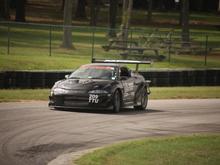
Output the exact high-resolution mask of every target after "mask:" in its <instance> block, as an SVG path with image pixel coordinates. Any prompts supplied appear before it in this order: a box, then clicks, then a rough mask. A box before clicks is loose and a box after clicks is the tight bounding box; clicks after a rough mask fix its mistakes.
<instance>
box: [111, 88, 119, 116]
mask: <svg viewBox="0 0 220 165" xmlns="http://www.w3.org/2000/svg"><path fill="white" fill-rule="evenodd" d="M120 109H121V95H120V93H119V91H118V90H116V91H115V93H114V95H113V112H115V113H118V112H120Z"/></svg>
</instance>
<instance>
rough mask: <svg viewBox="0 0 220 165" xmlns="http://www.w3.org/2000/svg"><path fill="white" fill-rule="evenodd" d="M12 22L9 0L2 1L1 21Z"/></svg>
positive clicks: (0, 9)
mask: <svg viewBox="0 0 220 165" xmlns="http://www.w3.org/2000/svg"><path fill="white" fill-rule="evenodd" d="M1 19H3V20H10V8H9V1H8V0H0V20H1Z"/></svg>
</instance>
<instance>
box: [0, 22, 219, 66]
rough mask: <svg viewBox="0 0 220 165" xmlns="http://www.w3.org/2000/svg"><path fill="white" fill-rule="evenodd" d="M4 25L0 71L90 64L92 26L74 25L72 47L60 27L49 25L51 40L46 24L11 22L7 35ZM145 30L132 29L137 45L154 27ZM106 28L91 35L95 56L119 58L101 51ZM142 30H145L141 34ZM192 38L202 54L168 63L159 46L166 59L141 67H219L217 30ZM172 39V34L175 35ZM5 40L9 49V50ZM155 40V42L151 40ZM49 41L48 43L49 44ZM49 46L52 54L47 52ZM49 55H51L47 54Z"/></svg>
mask: <svg viewBox="0 0 220 165" xmlns="http://www.w3.org/2000/svg"><path fill="white" fill-rule="evenodd" d="M7 30H8V28H7V25H4V24H2V25H0V36H1V37H0V70H62V69H74V68H76V67H78V66H80V65H82V64H85V63H89V62H90V59H91V54H92V41H93V38H92V29H91V28H88V27H76V28H73V29H72V37H73V45H74V47H75V49H64V48H62V47H61V45H62V37H63V30H62V28H61V27H52V29H51V30H52V31H51V42H50V38H49V27H48V26H43V25H42V26H37V25H15V24H13V25H11V27H10V35H9V38H8V31H7ZM142 30H144V31H139V30H137V31H134V32H132V38H133V40H134V41H137V42H138V43H139V45H140V46H144V41H142V40H140V37H141V36H143V35H144V34H145V33H146V34H145V35H146V36H148V35H149V34H150V33H152V31H153V30H154V28H144V29H142ZM160 31H161V32H160V33H159V32H158V33H159V35H160V36H161V37H165V36H166V35H167V33H168V32H169V31H170V29H168V28H160ZM107 32H108V30H107V29H103V28H101V29H99V28H96V31H95V36H94V56H95V57H96V58H102V59H120V58H122V57H121V56H120V55H119V54H120V53H121V51H118V50H111V51H104V49H103V48H102V46H103V45H108V44H109V42H108V38H107V37H106V34H107ZM143 32H145V33H144V34H143ZM179 32H180V29H177V31H176V32H175V36H176V37H177V36H180V33H179ZM206 33H208V34H209V40H208V41H209V42H208V46H209V47H213V48H215V49H213V51H211V54H209V56H208V57H207V66H205V65H204V63H205V61H204V60H205V58H204V55H202V54H203V53H204V50H205V39H206V38H205V35H204V34H206ZM191 37H192V39H193V40H194V41H195V42H198V43H199V45H200V49H201V51H202V52H203V53H201V55H200V54H199V55H197V54H194V55H193V54H192V55H176V54H175V53H174V52H172V54H171V57H170V58H171V59H170V62H168V52H167V49H160V50H159V54H160V55H164V56H166V60H165V61H160V62H154V64H153V65H151V66H148V67H146V66H143V67H142V68H141V69H142V70H145V69H148V68H149V67H152V68H216V67H219V66H220V60H219V59H220V56H219V54H220V50H219V41H220V32H219V31H212V30H206V31H203V30H197V29H194V30H192V34H191ZM174 38H175V37H174ZM8 41H10V43H9V45H10V49H9V54H7V52H8V49H7V47H8ZM152 42H153V45H152V47H156V48H157V47H158V46H159V45H158V43H160V40H158V39H157V38H155V41H154V40H153V41H152ZM154 42H155V43H154ZM50 44H51V45H50ZM50 48H51V54H50ZM144 53H145V54H146V55H151V56H155V53H154V52H153V51H152V50H148V51H145V52H144ZM50 55H51V56H50ZM130 58H132V59H135V58H137V59H139V60H141V59H142V60H143V58H140V57H139V58H138V57H136V56H135V57H129V59H130Z"/></svg>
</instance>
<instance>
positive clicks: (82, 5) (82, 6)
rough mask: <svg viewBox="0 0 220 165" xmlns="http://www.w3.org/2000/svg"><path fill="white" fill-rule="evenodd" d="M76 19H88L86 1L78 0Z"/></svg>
mask: <svg viewBox="0 0 220 165" xmlns="http://www.w3.org/2000/svg"><path fill="white" fill-rule="evenodd" d="M75 18H76V19H85V18H86V0H77V5H76V13H75Z"/></svg>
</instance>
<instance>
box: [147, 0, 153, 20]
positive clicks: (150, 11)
mask: <svg viewBox="0 0 220 165" xmlns="http://www.w3.org/2000/svg"><path fill="white" fill-rule="evenodd" d="M147 2H148V3H147V8H148V9H147V22H148V23H150V22H152V0H148V1H147Z"/></svg>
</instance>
